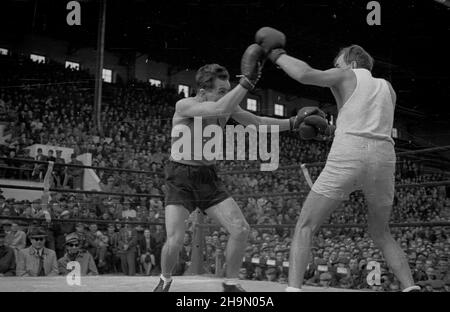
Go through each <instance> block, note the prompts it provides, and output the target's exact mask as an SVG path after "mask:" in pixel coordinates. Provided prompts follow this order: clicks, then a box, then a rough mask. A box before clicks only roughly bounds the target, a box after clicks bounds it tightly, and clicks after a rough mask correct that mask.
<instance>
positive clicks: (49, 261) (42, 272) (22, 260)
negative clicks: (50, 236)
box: [16, 227, 58, 276]
mask: <svg viewBox="0 0 450 312" xmlns="http://www.w3.org/2000/svg"><path fill="white" fill-rule="evenodd" d="M29 237H30V241H31V246H30V247H28V248H25V249H22V250H19V252H18V257H17V268H16V275H17V276H56V275H58V261H57V260H56V253H55V252H54V251H53V250H51V249H48V248H45V247H44V246H45V239H46V237H47V232H46V231H45V230H44V229H43V228H41V227H38V228H33V229H32V230H31V231H30V233H29Z"/></svg>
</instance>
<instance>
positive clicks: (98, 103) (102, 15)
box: [93, 0, 107, 135]
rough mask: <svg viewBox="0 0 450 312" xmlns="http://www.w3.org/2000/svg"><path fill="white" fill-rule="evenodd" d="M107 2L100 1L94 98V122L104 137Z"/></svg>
mask: <svg viewBox="0 0 450 312" xmlns="http://www.w3.org/2000/svg"><path fill="white" fill-rule="evenodd" d="M106 1H107V0H99V20H98V32H97V71H96V73H95V96H94V109H93V111H94V116H93V117H94V120H95V125H96V128H97V131H98V133H99V134H100V135H103V128H102V124H101V115H102V83H103V59H104V50H105V24H106Z"/></svg>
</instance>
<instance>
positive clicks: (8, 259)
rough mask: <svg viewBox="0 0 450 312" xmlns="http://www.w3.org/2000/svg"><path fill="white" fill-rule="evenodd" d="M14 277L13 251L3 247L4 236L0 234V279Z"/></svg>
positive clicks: (14, 262) (14, 261) (14, 260)
mask: <svg viewBox="0 0 450 312" xmlns="http://www.w3.org/2000/svg"><path fill="white" fill-rule="evenodd" d="M14 275H16V256H15V254H14V250H13V249H12V248H10V247H8V246H6V245H5V234H4V233H3V232H0V277H3V276H14Z"/></svg>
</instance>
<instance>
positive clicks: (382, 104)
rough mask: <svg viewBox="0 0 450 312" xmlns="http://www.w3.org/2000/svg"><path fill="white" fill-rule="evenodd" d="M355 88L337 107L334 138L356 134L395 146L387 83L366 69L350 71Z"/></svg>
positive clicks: (390, 99)
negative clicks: (354, 77)
mask: <svg viewBox="0 0 450 312" xmlns="http://www.w3.org/2000/svg"><path fill="white" fill-rule="evenodd" d="M353 72H354V73H355V75H356V81H357V82H356V88H355V90H354V91H353V94H352V95H351V96H350V98H349V99H348V100H347V101H346V102H345V103H344V104H343V105H342V107H340V110H339V113H338V118H337V121H336V132H335V136H336V138H338V137H339V136H342V135H355V136H360V137H366V138H369V139H378V140H387V141H390V142H392V143H394V141H393V139H392V137H391V133H392V126H393V122H394V106H395V104H394V103H393V99H392V95H391V91H390V88H389V85H388V82H387V81H386V80H384V79H379V78H374V77H372V74H371V72H370V71H368V70H367V69H363V68H358V69H353Z"/></svg>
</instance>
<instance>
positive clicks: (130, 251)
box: [117, 223, 137, 276]
mask: <svg viewBox="0 0 450 312" xmlns="http://www.w3.org/2000/svg"><path fill="white" fill-rule="evenodd" d="M117 244H118V254H119V255H120V263H121V265H122V272H123V273H124V274H125V275H130V276H134V275H135V274H136V245H137V232H136V230H135V229H133V228H132V226H131V224H129V223H127V224H125V227H124V228H122V229H120V231H119V237H118V242H117Z"/></svg>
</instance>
